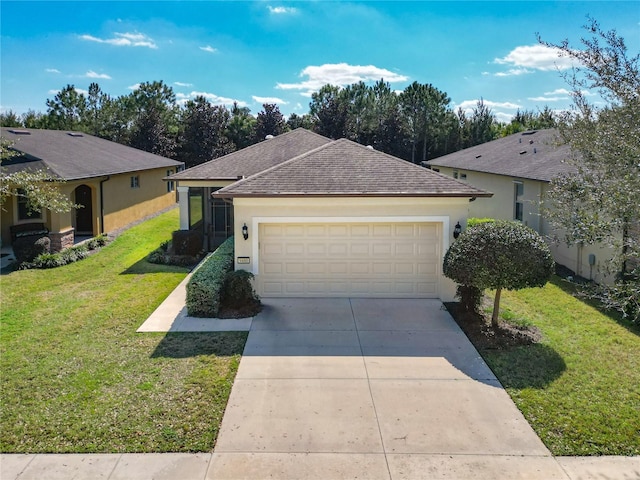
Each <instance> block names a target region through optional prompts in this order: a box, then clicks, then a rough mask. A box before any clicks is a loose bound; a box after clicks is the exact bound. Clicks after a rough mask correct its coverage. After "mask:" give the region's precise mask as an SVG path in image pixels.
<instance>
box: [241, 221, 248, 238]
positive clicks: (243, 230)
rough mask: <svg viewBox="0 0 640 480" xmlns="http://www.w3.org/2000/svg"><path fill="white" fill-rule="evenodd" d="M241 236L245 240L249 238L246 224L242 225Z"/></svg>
mask: <svg viewBox="0 0 640 480" xmlns="http://www.w3.org/2000/svg"><path fill="white" fill-rule="evenodd" d="M242 236H243V237H244V239H245V240H246V239H248V238H249V227H247V224H246V223H245V224H244V225H242Z"/></svg>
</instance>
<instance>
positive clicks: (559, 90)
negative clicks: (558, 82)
mask: <svg viewBox="0 0 640 480" xmlns="http://www.w3.org/2000/svg"><path fill="white" fill-rule="evenodd" d="M544 94H545V95H571V92H570V91H569V90H567V89H566V88H556V89H555V90H552V91H551V92H544Z"/></svg>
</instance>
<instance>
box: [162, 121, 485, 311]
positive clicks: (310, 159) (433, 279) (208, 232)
mask: <svg viewBox="0 0 640 480" xmlns="http://www.w3.org/2000/svg"><path fill="white" fill-rule="evenodd" d="M169 179H170V180H173V181H177V182H178V192H179V203H180V213H181V215H180V218H181V228H182V229H184V230H187V229H197V230H198V231H200V232H201V233H202V235H203V239H204V244H205V246H206V247H207V248H209V249H213V248H215V246H216V245H218V244H219V243H220V242H221V241H223V240H224V239H225V238H227V237H228V236H230V235H235V255H236V259H235V268H236V269H245V270H249V271H251V272H253V274H254V275H255V285H256V290H257V293H258V294H259V295H261V296H263V297H274V296H275V297H277V296H300V297H312V296H378V297H422V298H440V299H443V300H451V299H453V296H454V294H455V285H454V284H453V283H452V282H451V281H450V280H448V279H446V278H445V277H444V276H443V275H442V260H443V256H444V253H445V252H446V250H447V248H448V246H449V244H450V242H451V241H452V239H453V237H452V234H453V229H454V227H455V225H456V223H458V222H464V221H465V220H466V218H467V212H468V206H469V200H470V199H474V198H478V197H488V196H491V194H490V193H488V192H485V191H484V190H481V189H478V188H475V187H472V186H471V185H468V184H465V183H463V182H459V181H457V180H454V179H452V178H449V177H446V176H444V175H440V174H438V173H435V172H432V171H430V170H428V169H426V168H423V167H419V166H417V165H413V164H411V163H409V162H406V161H404V160H401V159H399V158H396V157H392V156H390V155H387V154H385V153H382V152H378V151H375V150H373V149H371V148H370V147H365V146H362V145H359V144H357V143H354V142H351V141H349V140H345V139H341V140H336V141H332V140H330V139H328V138H325V137H322V136H320V135H317V134H315V133H312V132H310V131H307V130H304V129H296V130H294V131H291V132H288V133H285V134H282V135H279V136H277V137H275V138H270V139H267V140H265V141H263V142H260V143H258V144H255V145H252V146H250V147H247V148H245V149H243V150H240V151H237V152H234V153H231V154H229V155H226V156H224V157H221V158H218V159H215V160H212V161H210V162H208V163H206V164H203V165H199V166H197V167H194V168H191V169H188V170H185V171H183V172H180V173H178V174H176V175H173V176H171V177H169ZM478 201H481V200H478Z"/></svg>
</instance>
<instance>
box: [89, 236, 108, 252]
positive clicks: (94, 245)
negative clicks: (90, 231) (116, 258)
mask: <svg viewBox="0 0 640 480" xmlns="http://www.w3.org/2000/svg"><path fill="white" fill-rule="evenodd" d="M108 241H109V239H108V237H107V235H105V234H104V233H101V234H100V235H98V236H96V237H93V238H92V239H91V240H89V241H88V242H87V243H86V245H87V248H88V249H89V250H97V249H98V248H100V247H104V246H105V245H106V244H107V242H108Z"/></svg>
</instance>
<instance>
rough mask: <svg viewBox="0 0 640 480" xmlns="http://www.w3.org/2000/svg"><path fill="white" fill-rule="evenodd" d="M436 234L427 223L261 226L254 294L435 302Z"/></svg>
mask: <svg viewBox="0 0 640 480" xmlns="http://www.w3.org/2000/svg"><path fill="white" fill-rule="evenodd" d="M439 232H440V227H439V225H438V224H429V223H374V222H369V223H364V222H362V223H357V222H355V223H351V224H349V223H344V224H331V223H327V224H321V223H313V224H261V225H260V232H259V235H260V237H259V238H260V266H259V274H258V276H257V286H258V292H259V293H260V294H261V295H263V296H287V295H290V296H327V295H331V296H356V295H357V296H389V297H437V294H438V288H437V283H438V277H439V269H440V266H439V265H440V260H439V252H440V251H441V246H440V239H439Z"/></svg>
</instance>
